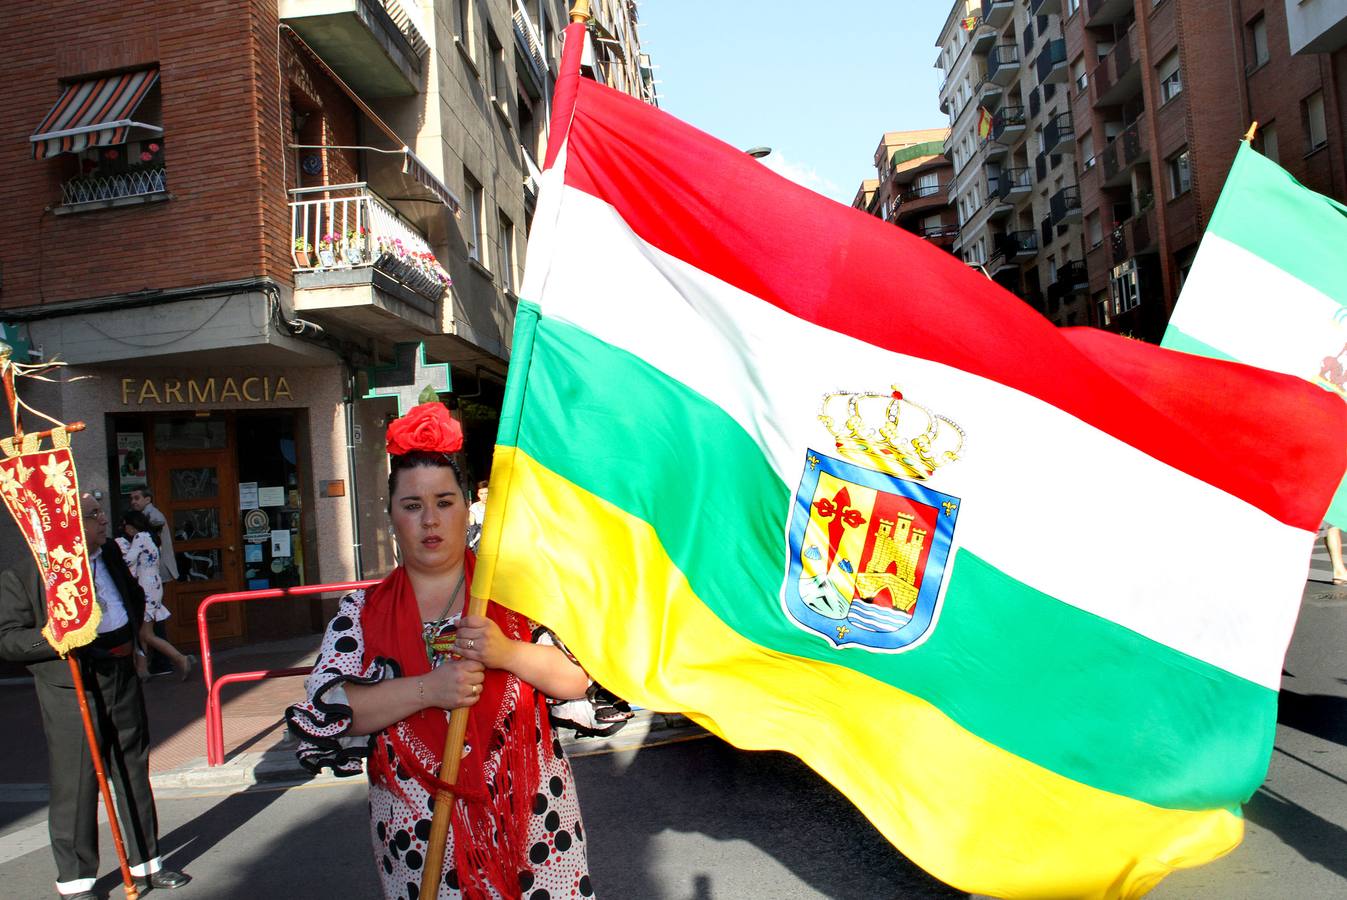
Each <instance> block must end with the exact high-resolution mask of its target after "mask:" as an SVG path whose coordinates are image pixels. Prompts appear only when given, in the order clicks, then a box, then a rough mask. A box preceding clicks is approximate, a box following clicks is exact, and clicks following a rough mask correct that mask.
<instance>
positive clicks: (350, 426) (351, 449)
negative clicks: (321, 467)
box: [342, 359, 365, 581]
mask: <svg viewBox="0 0 1347 900" xmlns="http://www.w3.org/2000/svg"><path fill="white" fill-rule="evenodd" d="M342 364H343V365H344V366H345V367H346V398H345V402H344V403H343V404H342V405H343V407H344V408H345V410H344V411H345V414H346V480H347V481H348V482H350V489H349V490H347V492H346V496H347V497H349V498H350V500H349V503H350V506H351V551H352V552H353V553H354V554H355V580H356V581H361V580H363V579H364V577H365V566H364V562H363V561H362V560H361V546H360V488H359V487H358V485H359V484H360V479H359V478H358V477H357V475H356V460H355V389H356V372H355V366H354V365H352V364H351V361H350V360H349V359H343V360H342Z"/></svg>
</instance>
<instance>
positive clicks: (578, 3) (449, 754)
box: [417, 0, 589, 900]
mask: <svg viewBox="0 0 1347 900" xmlns="http://www.w3.org/2000/svg"><path fill="white" fill-rule="evenodd" d="M588 21H589V0H575V5H574V6H572V7H571V22H572V23H576V22H582V23H583V22H588ZM486 605H487V598H486V597H478V596H476V595H475V594H472V593H471V592H469V594H468V608H467V610H466V612H467V614H468V615H470V616H484V615H486ZM470 710H471V707H467V706H462V707H459V708H458V709H456V710H454V711H453V712H452V713H450V714H449V734H448V735H447V736H446V737H445V740H444V756H443V757H442V758H441V760H440V781H443V782H444V783H445V784H456V783H457V782H458V768H459V763H461V762H462V761H463V739H464V737H466V735H467V733H468V713H469V712H470ZM453 810H454V792H453V791H438V792H437V793H436V794H435V812H434V814H433V815H432V818H431V821H430V836H429V837H428V838H427V839H426V859H425V868H423V869H422V870H421V890H420V893H419V894H418V895H417V896H419V897H421V898H423V900H434V898H436V897H438V896H439V889H440V874H441V872H442V871H443V866H444V851H445V846H446V844H447V843H448V840H449V823H450V820H451V819H452V817H453ZM460 877H463V876H460Z"/></svg>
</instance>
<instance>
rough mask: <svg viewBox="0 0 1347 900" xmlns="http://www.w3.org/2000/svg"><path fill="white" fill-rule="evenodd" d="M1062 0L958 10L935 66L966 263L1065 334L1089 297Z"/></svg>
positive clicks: (957, 245)
mask: <svg viewBox="0 0 1347 900" xmlns="http://www.w3.org/2000/svg"><path fill="white" fill-rule="evenodd" d="M1061 13H1062V9H1061V3H1060V2H1054V0H983V2H972V0H957V2H956V3H955V4H954V5H953V7H952V8H951V10H950V14H949V16H948V17H947V18H946V21H945V25H944V27H943V29H942V30H941V33H940V38H939V41H938V42H937V46H938V48H939V50H940V55H939V57H938V59H937V61H936V65H937V67H938V68H940V69H941V71H942V72H943V73H944V81H943V84H942V86H941V90H940V104H941V110H942V111H943V112H945V113H947V114H948V115H949V117H950V139H949V143H948V149H947V154H948V155H949V157H950V161H951V162H952V164H953V167H954V183H953V188H952V190H951V196H952V197H953V204H954V208H955V212H956V215H957V217H958V222H959V234H958V236H957V237H956V238H955V239H954V242H953V249H954V251H955V253H957V254H958V255H959V256H960V257H961V258H962V259H963V260H964V261H965V262H967V263H968V264H970V265H973V266H977V267H978V268H980V269H982V270H983V271H984V272H986V273H987V274H988V276H989V277H991V278H992V279H993V280H995V281H996V282H997V283H999V284H1001V285H1002V286H1004V287H1005V288H1007V289H1008V290H1010V291H1012V292H1014V293H1015V294H1017V295H1019V296H1020V297H1022V298H1023V299H1024V300H1025V301H1026V302H1028V303H1029V304H1030V305H1031V306H1033V307H1034V308H1035V309H1037V310H1039V311H1040V312H1042V313H1043V314H1044V315H1046V316H1047V317H1048V318H1050V319H1052V320H1053V321H1055V322H1058V323H1059V324H1077V320H1078V319H1079V317H1080V315H1081V312H1080V310H1079V309H1077V308H1076V307H1077V305H1078V303H1077V298H1078V297H1080V296H1081V295H1082V294H1083V293H1084V290H1085V287H1086V284H1085V277H1084V271H1085V270H1084V266H1083V265H1082V262H1081V259H1080V251H1079V247H1080V242H1079V235H1080V232H1081V222H1082V216H1081V197H1080V189H1079V186H1078V184H1077V179H1076V175H1075V171H1074V166H1073V165H1072V164H1071V160H1072V158H1073V157H1074V156H1075V154H1076V143H1075V138H1074V132H1073V131H1072V130H1071V126H1070V121H1071V120H1070V112H1069V109H1068V100H1067V93H1068V92H1067V91H1066V89H1065V83H1066V81H1067V77H1068V67H1067V52H1066V42H1065V40H1064V37H1063V34H1062V19H1061Z"/></svg>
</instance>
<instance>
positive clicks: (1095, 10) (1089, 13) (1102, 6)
mask: <svg viewBox="0 0 1347 900" xmlns="http://www.w3.org/2000/svg"><path fill="white" fill-rule="evenodd" d="M1131 11H1132V0H1085V27H1087V28H1097V27H1099V26H1100V25H1112V24H1113V23H1114V22H1120V21H1122V20H1123V19H1124V18H1126V17H1127V14H1128V13H1130V12H1131Z"/></svg>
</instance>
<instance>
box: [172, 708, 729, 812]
mask: <svg viewBox="0 0 1347 900" xmlns="http://www.w3.org/2000/svg"><path fill="white" fill-rule="evenodd" d="M705 733H706V732H704V731H703V730H702V729H701V728H700V727H699V726H697V725H694V724H693V723H692V722H691V721H690V720H689V719H688V718H687V717H686V716H684V715H682V714H681V713H657V712H651V711H650V710H638V711H637V712H636V715H635V716H634V717H633V718H632V719H631V721H629V722H628V723H627V724H626V726H625V727H623V728H622V729H621V730H620V731H618V732H617V734H614V735H612V736H611V737H575V735H574V733H573V732H570V731H567V732H566V733H565V735H564V736H563V737H562V738H561V745H562V747H563V748H565V750H566V755H567V756H568V757H570V758H572V759H577V758H580V757H584V756H594V755H597V754H600V753H618V752H623V751H628V752H630V751H635V750H638V749H640V748H641V747H642V746H644V745H645V744H648V743H656V742H659V743H664V742H666V741H671V740H689V739H691V738H694V737H697V736H699V735H703V734H705ZM295 746H296V743H295V742H294V741H291V740H287V741H286V742H285V743H284V744H282V745H281V746H280V747H276V748H273V749H270V750H266V751H263V752H259V753H240V754H239V755H238V756H236V757H234V758H233V759H231V760H229V761H227V762H226V763H225V764H224V765H221V766H208V765H207V764H206V757H204V756H199V757H196V758H195V759H193V760H192V761H191V762H189V763H187V764H186V765H184V766H180V767H179V768H176V769H172V770H170V771H167V772H153V773H151V774H150V786H151V787H152V788H153V789H154V791H155V793H161V794H163V795H164V796H190V795H193V794H198V793H217V792H229V793H232V792H236V791H244V790H248V789H250V788H259V787H275V788H279V787H289V786H294V785H300V784H312V785H325V784H355V783H359V782H358V781H356V780H355V779H353V778H352V777H350V776H343V777H340V778H339V777H337V776H336V775H333V774H332V772H331V770H330V769H329V770H324V771H323V772H322V774H320V775H314V774H313V773H312V772H310V771H308V770H307V769H305V768H304V767H302V766H301V765H300V764H299V761H298V760H297V759H296V758H295V752H294V748H295Z"/></svg>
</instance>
